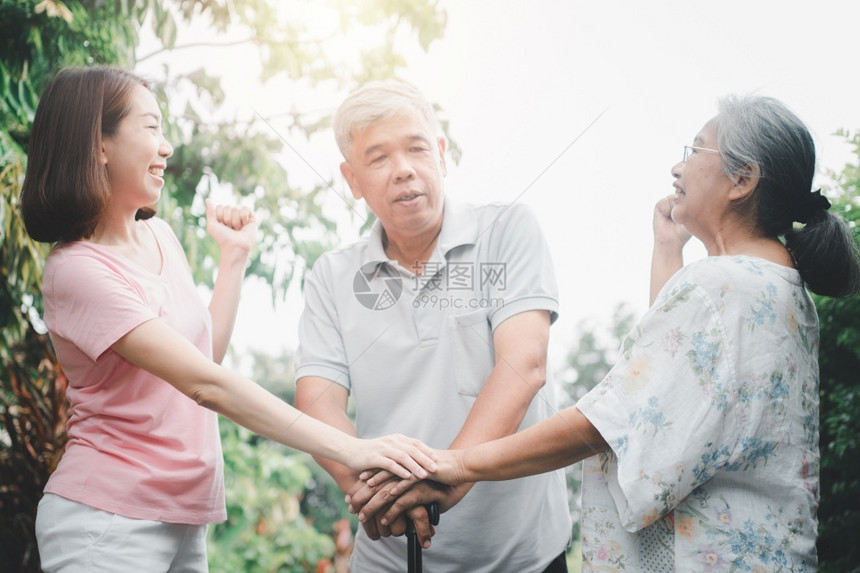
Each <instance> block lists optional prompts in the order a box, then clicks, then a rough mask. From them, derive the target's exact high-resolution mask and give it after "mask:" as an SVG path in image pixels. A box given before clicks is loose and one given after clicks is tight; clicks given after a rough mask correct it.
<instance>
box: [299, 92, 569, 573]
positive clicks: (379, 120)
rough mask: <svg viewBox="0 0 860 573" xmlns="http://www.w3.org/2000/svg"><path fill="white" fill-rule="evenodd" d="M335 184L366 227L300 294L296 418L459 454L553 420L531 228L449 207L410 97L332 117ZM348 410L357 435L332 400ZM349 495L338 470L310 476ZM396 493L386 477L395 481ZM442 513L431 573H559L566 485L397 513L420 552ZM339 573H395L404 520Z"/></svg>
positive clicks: (516, 485)
mask: <svg viewBox="0 0 860 573" xmlns="http://www.w3.org/2000/svg"><path fill="white" fill-rule="evenodd" d="M334 130H335V135H336V138H337V142H338V145H339V147H340V150H341V152H342V153H343V156H344V159H345V161H344V162H343V163H342V164H341V173H342V174H343V176H344V178H345V179H346V181H347V183H348V184H349V187H350V189H351V190H352V193H353V195H354V196H355V197H356V199H364V200H365V202H366V203H367V205H368V207H369V208H370V210H371V211H373V213H374V214H375V215H376V217H377V221H376V222H375V223H374V225H373V228H372V231H371V232H370V233H369V236H368V237H367V238H365V239H363V240H361V241H359V242H357V243H355V244H353V245H350V246H348V247H345V248H342V249H339V250H336V251H334V252H330V253H327V254H325V255H323V256H322V257H321V258H320V259H319V260H318V261H317V263H316V264H315V265H314V268H313V271H312V272H311V273H310V275H309V276H308V278H307V281H306V285H305V296H306V303H305V309H304V312H303V314H302V319H301V323H300V327H299V349H298V352H297V358H296V378H297V391H296V402H297V405H298V406H299V408H300V409H302V410H304V411H305V412H307V413H308V414H310V415H312V416H314V417H316V418H318V419H320V420H323V421H325V422H327V423H329V424H331V425H332V426H335V427H337V428H340V429H341V430H343V431H346V432H351V433H355V434H357V435H359V436H362V437H372V436H379V435H382V434H387V433H391V432H399V433H402V434H407V435H409V436H414V437H417V438H419V439H421V440H424V441H425V442H426V443H428V444H430V445H432V446H434V447H437V448H465V447H467V446H469V445H473V444H477V443H481V442H485V441H488V440H491V439H494V438H498V437H501V436H506V435H508V434H512V433H514V432H516V431H517V430H518V429H521V428H524V427H527V426H530V425H532V424H534V423H536V422H538V421H539V420H542V419H544V418H546V417H547V416H548V415H550V414H551V413H552V412H553V410H554V404H553V398H552V394H553V393H552V391H551V388H550V387H549V385H548V384H547V373H546V354H547V343H548V339H549V327H550V324H551V323H552V322H553V321H554V320H555V318H556V317H557V316H558V314H557V311H558V295H557V289H556V283H555V276H554V271H553V266H552V262H551V260H550V255H549V252H548V250H547V246H546V243H545V240H544V238H543V235H542V233H541V231H540V228H539V226H538V223H537V221H536V219H535V217H534V215H533V214H532V213H531V211H529V210H528V209H527V208H525V207H524V206H522V205H503V204H494V205H483V206H471V205H465V204H458V203H455V202H454V201H452V200H451V199H450V198H448V197H446V196H445V194H444V192H443V185H442V180H443V178H444V176H445V174H446V167H445V145H446V142H445V139H444V138H443V137H442V136H441V134H440V130H439V126H438V122H437V120H436V117H435V113H434V112H433V108H432V107H431V106H430V104H429V103H428V102H427V101H426V99H425V98H424V97H423V95H422V94H421V93H420V92H419V91H417V90H416V89H415V88H414V87H412V86H410V85H407V84H403V83H397V82H374V83H371V84H368V85H366V86H364V87H363V88H361V89H359V90H358V91H356V92H354V93H353V94H351V95H350V96H349V97H348V98H347V99H346V100H345V101H344V103H343V104H342V105H341V107H340V108H339V109H338V111H337V113H336V115H335V118H334ZM350 395H351V396H352V397H353V399H354V403H355V424H354V425H353V422H352V421H351V420H350V418H349V417H348V416H347V401H348V398H349V396H350ZM317 462H318V463H320V464H321V465H322V466H323V467H324V468H325V469H326V471H328V472H329V473H330V474H331V475H332V476H333V477H334V479H335V480H336V481H337V483H338V485H339V486H340V488H341V489H342V490H343V491H344V492H345V493H347V494H355V493H356V492H358V491H360V490H361V489H362V482H361V481H360V480H359V476H358V475H356V474H355V473H354V472H353V471H351V470H350V469H349V468H347V467H345V466H341V465H338V464H336V463H333V462H330V461H327V460H324V459H317ZM392 479H396V478H392ZM433 501H436V502H438V503H439V505H440V506H441V508H442V511H443V512H446V513H445V514H444V515H443V517H442V521H441V523H440V525H439V526H438V531H436V532H435V537H434V538H433V547H432V549H431V550H429V551H427V552H426V553H425V554H424V563H425V564H426V566H427V569H428V570H429V571H434V572H451V573H462V572H464V571H468V572H470V573H478V572H484V573H499V572H511V573H532V572H533V573H541V572H544V571H566V570H567V569H566V566H565V560H564V550H565V547H566V546H567V544H568V542H569V538H570V531H571V527H570V515H569V513H568V509H567V490H566V487H565V480H564V475H563V473H561V472H559V471H557V472H553V473H548V474H543V475H539V476H533V477H528V478H524V479H518V480H512V481H508V482H498V483H481V484H477V485H473V484H467V485H463V486H458V487H453V488H452V487H447V486H441V485H439V484H436V483H434V482H432V481H424V482H419V483H417V484H414V485H412V486H411V487H410V488H409V489H407V490H406V492H405V493H402V495H401V497H400V498H398V500H397V501H396V502H395V503H396V504H398V505H399V506H408V507H410V508H411V509H408V511H407V512H406V514H407V515H408V516H409V517H410V518H411V519H413V521H414V522H415V524H416V529H417V530H418V533H419V538H420V539H422V542H423V544H424V546H425V547H429V544H430V536H431V531H432V530H431V526H430V524H429V522H428V519H427V514H426V511H425V509H424V507H423V506H424V504H427V503H430V502H433ZM378 505H379V504H378V503H376V504H368V505H366V506H365V510H362V512H361V514H360V516H359V519H361V520H362V524H363V530H362V531H359V534H358V536H357V540H356V546H355V551H354V553H353V558H352V571H353V572H354V573H364V572H368V573H378V572H385V571H402V570H403V569H404V568H405V561H406V553H407V550H406V541H405V539H404V538H403V537H397V535H398V534H400V533H402V532H403V530H404V523H403V520H402V518H398V519H397V520H394V521H392V522H390V523H389V520H388V519H386V518H384V517H383V515H384V514H385V511H386V510H387V509H388V508H389V507H390V506H384V507H383V508H382V509H380V510H377V511H373V512H371V513H370V514H368V512H367V511H366V508H368V507H372V506H374V507H375V506H378Z"/></svg>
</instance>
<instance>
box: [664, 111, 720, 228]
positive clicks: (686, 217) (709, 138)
mask: <svg viewBox="0 0 860 573" xmlns="http://www.w3.org/2000/svg"><path fill="white" fill-rule="evenodd" d="M685 155H686V161H681V162H680V163H678V164H677V165H675V166H674V167H672V176H673V177H675V183H674V187H675V199H674V207H673V209H672V219H673V220H674V221H675V222H676V223H682V224H683V225H684V226H685V227H687V230H689V231H690V232H691V233H693V235H695V236H697V237H698V238H700V239H703V238H705V237H704V236H706V235H708V234H709V233H710V232H711V231H715V230H716V227H717V226H718V225H719V221H720V218H721V216H722V214H723V213H724V212H725V210H726V209H727V207H728V205H729V191H730V190H731V189H732V187H733V186H734V182H733V181H732V180H731V179H730V178H729V177H728V176H727V175H726V174H725V172H724V171H723V160H722V156H721V155H720V154H719V151H718V149H717V133H716V131H715V129H714V126H713V123H712V122H711V121H709V122H708V123H706V124H705V126H704V127H703V128H702V130H701V131H700V132H699V134H698V135H696V138H695V139H694V140H693V143H692V145H691V146H689V148H688V150H687V153H686V154H685Z"/></svg>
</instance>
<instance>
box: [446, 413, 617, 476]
mask: <svg viewBox="0 0 860 573" xmlns="http://www.w3.org/2000/svg"><path fill="white" fill-rule="evenodd" d="M607 448H608V445H607V444H606V442H605V441H604V440H603V437H602V436H601V435H600V433H599V432H598V431H597V430H596V429H595V428H594V426H592V425H591V423H590V422H589V421H588V419H587V418H586V417H585V416H583V415H582V413H581V412H580V411H579V410H578V409H576V407H570V408H567V409H565V410H562V411H561V412H559V413H558V414H556V415H554V416H551V417H550V418H547V419H546V420H543V421H542V422H540V423H538V424H535V425H534V426H531V427H530V428H527V429H525V430H523V431H522V432H519V433H517V434H514V435H512V436H508V437H506V438H502V439H499V440H494V441H492V442H487V443H484V444H480V445H478V446H475V447H472V448H469V449H467V450H465V451H463V452H462V466H463V468H462V469H463V474H462V479H463V481H466V482H474V481H497V480H507V479H513V478H519V477H524V476H528V475H535V474H539V473H544V472H548V471H552V470H556V469H559V468H563V467H565V466H568V465H571V464H573V463H576V462H578V461H580V460H583V459H585V458H587V457H590V456H592V455H594V454H597V453H599V452H601V451H603V450H606V449H607Z"/></svg>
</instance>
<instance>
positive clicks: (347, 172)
mask: <svg viewBox="0 0 860 573" xmlns="http://www.w3.org/2000/svg"><path fill="white" fill-rule="evenodd" d="M340 173H341V175H343V178H344V179H346V183H347V185H349V189H350V191H352V196H353V197H355V198H356V199H361V198H362V197H363V195H362V194H361V189H359V187H358V185H357V184H356V182H355V173H354V172H353V171H352V165H350V164H349V161H344V162H343V163H341V164H340Z"/></svg>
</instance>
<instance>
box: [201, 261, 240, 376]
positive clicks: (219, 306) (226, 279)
mask: <svg viewBox="0 0 860 573" xmlns="http://www.w3.org/2000/svg"><path fill="white" fill-rule="evenodd" d="M247 262H248V253H247V251H242V250H239V249H234V250H230V251H225V252H222V253H221V261H220V263H219V265H218V276H217V278H216V279H215V286H214V288H213V290H212V300H211V301H210V302H209V314H210V315H211V316H212V355H213V360H215V362H217V363H219V364H220V363H221V361H222V360H223V359H224V356H225V355H226V354H227V348H228V347H229V345H230V338H231V337H232V336H233V327H234V326H235V324H236V315H237V314H238V312H239V296H240V294H241V291H242V283H243V281H244V279H245V266H246V265H247Z"/></svg>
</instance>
